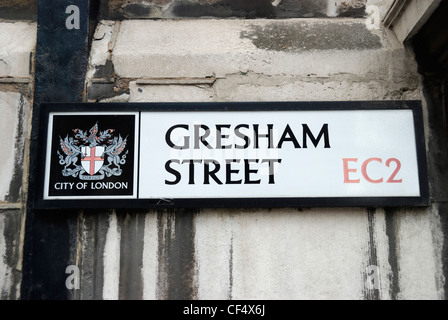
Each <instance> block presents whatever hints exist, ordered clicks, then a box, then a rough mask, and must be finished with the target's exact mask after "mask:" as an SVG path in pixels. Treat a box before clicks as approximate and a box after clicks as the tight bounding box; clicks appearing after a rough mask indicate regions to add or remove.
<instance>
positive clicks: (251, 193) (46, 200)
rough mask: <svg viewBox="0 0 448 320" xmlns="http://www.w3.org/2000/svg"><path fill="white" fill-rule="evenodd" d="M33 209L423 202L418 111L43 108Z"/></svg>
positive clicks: (387, 106)
mask: <svg viewBox="0 0 448 320" xmlns="http://www.w3.org/2000/svg"><path fill="white" fill-rule="evenodd" d="M41 119H43V120H42V121H43V124H42V126H41V129H42V130H41V135H42V136H41V139H40V144H41V149H42V151H43V155H45V156H44V157H43V160H42V168H43V170H42V172H41V173H40V181H41V184H40V186H41V188H40V189H39V190H38V196H40V197H39V199H38V200H37V202H36V207H38V208H52V207H61V206H62V207H76V208H85V207H101V208H118V207H145V208H146V207H291V206H293V207H297V206H299V207H300V206H404V205H407V206H409V205H415V206H424V205H427V204H428V201H429V194H428V182H427V169H426V153H425V142H424V141H425V140H424V133H423V124H422V123H423V121H422V114H421V104H420V102H417V101H399V102H398V101H384V102H307V103H305V102H269V103H171V104H170V103H163V104H161V103H152V104H150V103H148V104H132V103H131V104H68V105H67V104H48V105H44V106H43V114H42V118H41Z"/></svg>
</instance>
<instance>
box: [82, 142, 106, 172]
mask: <svg viewBox="0 0 448 320" xmlns="http://www.w3.org/2000/svg"><path fill="white" fill-rule="evenodd" d="M81 150H82V153H83V154H84V158H81V165H82V166H83V168H84V170H86V172H87V173H88V174H90V175H91V176H93V175H94V174H95V173H97V172H98V171H99V170H100V169H101V167H102V166H103V163H104V158H103V155H104V147H100V146H95V147H87V146H84V147H82V148H81Z"/></svg>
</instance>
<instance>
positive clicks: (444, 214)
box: [437, 203, 448, 300]
mask: <svg viewBox="0 0 448 320" xmlns="http://www.w3.org/2000/svg"><path fill="white" fill-rule="evenodd" d="M437 207H438V211H439V217H440V227H441V230H442V233H443V235H444V236H443V244H442V253H441V254H442V257H441V260H442V274H443V277H444V278H445V281H444V282H443V291H444V299H445V300H448V236H447V235H448V204H447V203H439V204H438V206H437Z"/></svg>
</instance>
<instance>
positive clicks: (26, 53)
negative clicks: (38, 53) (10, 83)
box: [0, 22, 37, 77]
mask: <svg viewBox="0 0 448 320" xmlns="http://www.w3.org/2000/svg"><path fill="white" fill-rule="evenodd" d="M36 30H37V26H36V24H35V23H26V22H15V23H9V22H1V23H0V77H29V76H30V69H31V68H30V67H31V65H30V64H31V57H32V56H31V53H32V52H33V51H34V45H35V43H36Z"/></svg>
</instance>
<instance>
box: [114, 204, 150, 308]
mask: <svg viewBox="0 0 448 320" xmlns="http://www.w3.org/2000/svg"><path fill="white" fill-rule="evenodd" d="M117 216H118V221H119V224H120V228H121V243H120V252H121V255H120V279H119V299H120V300H142V299H143V277H142V269H143V246H144V232H145V213H138V212H126V211H123V210H121V211H117Z"/></svg>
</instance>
